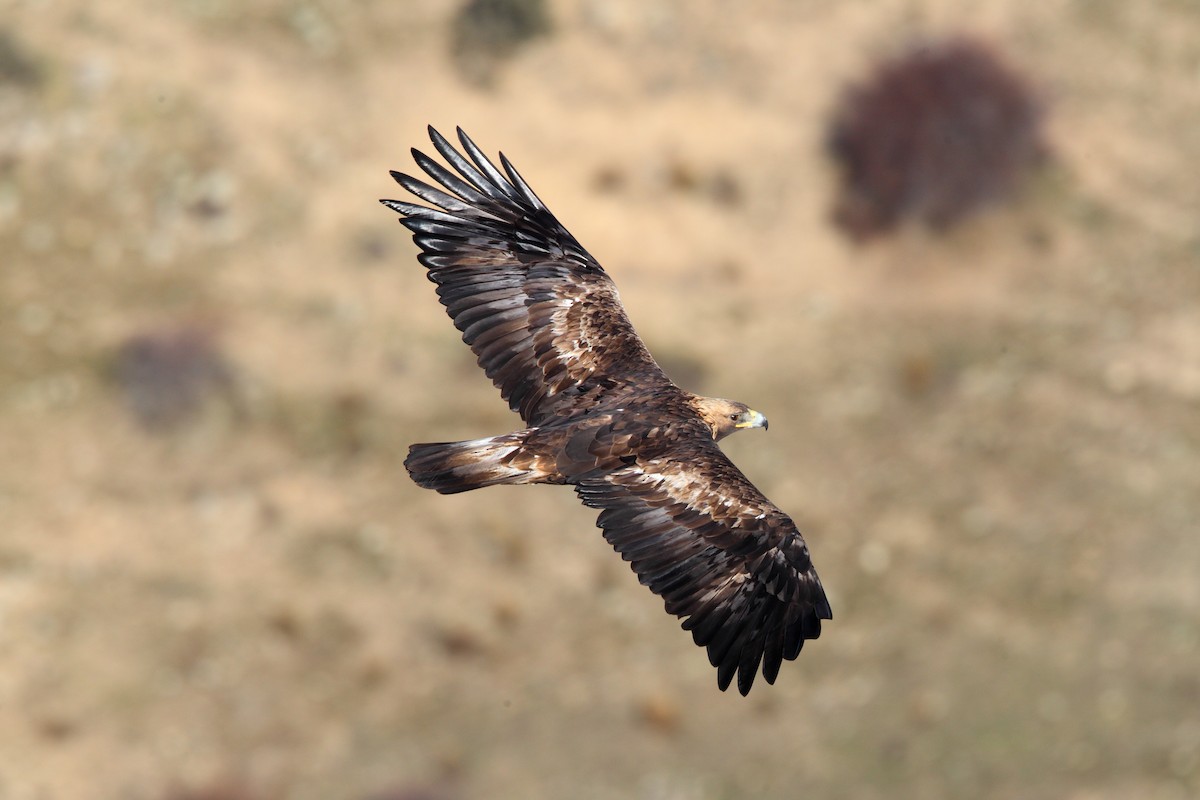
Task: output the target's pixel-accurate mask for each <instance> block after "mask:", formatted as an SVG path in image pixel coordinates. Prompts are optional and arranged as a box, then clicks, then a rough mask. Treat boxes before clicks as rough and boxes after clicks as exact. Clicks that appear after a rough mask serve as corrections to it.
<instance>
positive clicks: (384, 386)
mask: <svg viewBox="0 0 1200 800" xmlns="http://www.w3.org/2000/svg"><path fill="white" fill-rule="evenodd" d="M457 5H458V4H457V3H450V2H434V0H427V1H426V2H416V1H415V0H408V1H407V2H383V0H365V1H363V2H337V1H336V0H325V1H323V2H307V0H287V1H286V2H285V1H283V0H264V1H263V2H259V3H253V4H243V3H235V2H230V1H228V0H173V1H172V2H168V3H162V2H149V1H148V0H147V1H141V2H140V1H139V0H121V1H120V2H111V3H105V4H98V3H87V2H82V0H56V1H55V2H48V1H44V2H34V0H28V1H26V2H21V1H19V0H0V32H2V33H3V34H5V36H4V39H3V41H2V42H0V44H3V47H2V48H0V50H3V53H0V55H2V56H3V58H0V67H2V70H0V72H2V75H0V254H2V255H0V259H2V264H0V455H2V458H0V798H3V800H26V799H29V800H33V799H34V798H38V799H39V800H58V799H59V798H62V799H63V800H73V799H74V798H129V800H157V799H158V798H166V797H168V796H171V793H172V792H182V791H184V790H185V789H189V788H190V789H192V790H199V789H203V788H204V787H208V788H210V789H215V788H216V787H219V786H221V785H226V786H230V787H232V786H234V785H238V786H241V787H244V788H245V790H246V791H247V792H249V793H250V794H249V795H248V796H253V797H257V798H300V799H301V800H307V799H315V798H351V799H357V798H367V797H371V796H373V795H375V794H378V793H383V792H388V791H392V792H404V791H408V792H416V791H418V790H420V791H427V792H429V793H432V794H430V795H429V796H436V797H446V798H470V799H474V798H562V797H572V798H628V797H634V798H646V799H647V800H692V799H693V798H695V799H696V800H708V799H710V798H711V799H713V800H716V799H718V798H745V797H755V798H794V797H801V796H803V797H814V798H884V797H888V798H892V797H921V798H941V797H945V798H961V797H980V798H1051V797H1053V798H1078V799H1079V800H1083V799H1084V798H1088V799H1091V798H1127V797H1141V798H1183V797H1189V796H1196V795H1197V794H1200V580H1198V578H1197V576H1198V575H1200V535H1198V534H1200V522H1198V518H1200V310H1198V307H1197V298H1198V297H1200V226H1198V223H1197V214H1196V210H1197V209H1200V182H1198V181H1197V180H1196V164H1197V163H1198V161H1200V127H1198V126H1197V124H1196V119H1197V114H1198V113H1200V80H1198V77H1200V12H1198V10H1197V9H1196V7H1195V6H1194V5H1193V4H1191V3H1187V2H1168V0H1161V1H1160V2H1150V3H1142V4H1133V3H1120V2H1110V1H1109V0H1097V2H1075V1H1072V0H1043V2H1039V3H1024V2H1017V1H1016V0H975V1H974V2H939V0H873V1H872V2H852V3H851V2H847V3H838V4H833V3H814V2H792V1H790V0H789V1H787V2H785V1H784V0H761V1H760V2H754V3H749V2H747V3H742V4H731V3H723V2H716V0H711V1H709V0H705V1H704V2H694V3H684V2H682V0H674V1H672V2H660V3H654V4H650V3H642V2H639V1H638V0H613V1H612V2H599V0H563V2H556V3H554V4H553V6H552V14H553V17H554V30H553V32H552V33H551V34H550V35H548V36H546V37H543V38H541V39H538V40H536V41H535V42H533V43H532V44H530V45H529V46H528V47H526V48H524V49H522V50H521V51H520V52H519V53H518V54H516V55H515V56H514V57H513V58H512V60H511V61H509V62H508V63H507V64H505V65H503V68H502V69H501V70H500V71H499V72H498V73H497V77H496V80H495V83H494V85H493V86H492V87H490V88H481V87H479V86H476V85H473V84H471V83H470V82H468V81H466V80H464V78H463V77H462V76H461V74H460V72H459V71H458V70H457V69H456V68H455V66H454V62H453V61H452V59H451V57H450V54H449V51H448V40H449V36H448V31H449V26H450V18H451V16H452V14H453V12H454V11H455V9H456V7H457ZM959 30H968V31H972V32H975V33H977V34H980V35H983V36H986V37H989V38H990V39H992V40H993V41H995V42H997V43H998V45H999V46H1001V47H1003V48H1004V49H1005V51H1006V52H1007V53H1008V54H1009V55H1010V57H1011V58H1012V60H1013V61H1014V62H1015V63H1018V64H1020V65H1021V66H1022V68H1024V69H1025V70H1026V71H1027V72H1028V74H1030V75H1031V76H1033V77H1034V78H1035V80H1036V81H1037V82H1038V84H1039V85H1040V86H1041V87H1042V89H1043V91H1045V92H1046V95H1047V97H1049V98H1050V101H1051V116H1050V127H1049V138H1050V139H1051V141H1052V145H1053V148H1054V150H1055V161H1054V166H1053V167H1052V168H1051V169H1050V170H1049V171H1047V172H1046V173H1045V174H1044V175H1043V176H1041V177H1040V178H1039V179H1038V180H1036V181H1035V182H1033V183H1032V184H1031V185H1030V186H1029V187H1028V189H1027V191H1026V193H1025V195H1024V197H1023V198H1022V199H1021V202H1020V203H1018V204H1016V205H1013V206H1010V207H1008V208H1006V209H1001V210H997V211H995V212H993V213H990V214H987V215H984V216H981V217H979V218H977V219H975V220H973V221H972V222H970V223H968V224H967V225H965V226H963V227H961V228H960V229H958V230H956V231H954V232H953V233H952V234H951V235H949V236H946V237H934V236H931V235H930V234H928V233H925V232H922V231H920V230H905V231H902V232H901V233H900V234H899V235H897V236H895V237H891V238H889V239H886V240H883V241H880V242H879V243H877V244H873V245H871V246H870V247H862V248H860V247H855V246H853V245H851V244H850V243H848V242H846V241H845V240H844V239H843V237H841V236H840V235H839V233H838V232H837V231H836V230H835V229H834V228H832V227H831V226H830V224H829V209H830V206H831V204H832V201H833V195H834V190H835V187H834V173H833V170H832V168H831V166H830V164H829V163H828V162H827V160H826V159H825V157H824V155H823V153H822V148H821V143H822V139H823V137H824V132H825V125H826V122H827V120H828V118H829V114H830V112H831V109H832V108H833V106H834V104H835V101H836V98H837V96H838V92H839V90H840V88H841V87H842V86H843V85H845V83H846V82H847V81H851V80H854V79H857V78H859V77H861V76H862V75H863V74H865V72H866V71H867V70H868V68H869V66H870V64H871V63H872V62H873V61H875V60H876V59H877V58H879V57H881V56H884V55H888V54H890V53H892V52H894V51H895V49H896V48H897V47H899V46H900V45H901V44H902V43H903V42H905V41H907V40H908V39H910V38H911V37H916V36H930V35H938V34H941V33H945V32H952V31H959ZM427 123H434V124H436V125H438V126H439V127H441V128H443V129H448V130H452V129H453V126H454V125H456V124H460V125H462V126H464V127H465V128H466V129H467V130H468V131H470V132H471V134H472V135H473V137H474V138H475V139H476V141H478V142H479V143H480V144H481V145H482V146H483V147H484V148H485V149H487V150H488V151H490V152H494V151H495V150H496V149H500V148H502V149H504V151H505V152H506V154H507V155H509V156H510V157H511V158H513V159H514V161H515V162H516V163H517V164H518V166H519V167H520V168H521V170H522V172H523V173H524V174H525V176H526V178H528V179H529V180H530V182H531V183H532V184H533V185H534V187H535V188H536V189H537V191H538V192H539V194H540V195H541V196H542V197H543V198H544V199H545V200H546V201H547V202H548V203H549V205H550V206H551V208H552V209H553V210H554V211H555V212H556V213H557V214H558V216H559V217H560V218H561V219H562V220H563V221H564V222H565V223H566V224H567V226H568V227H570V228H571V229H572V231H573V232H574V233H575V234H576V236H577V237H578V238H579V239H580V240H581V241H582V242H583V243H584V245H585V246H587V247H588V248H589V249H590V250H591V251H592V252H593V254H594V255H596V256H597V258H599V260H600V261H601V263H603V264H605V265H606V266H607V268H608V269H609V271H610V272H611V274H612V275H613V276H614V277H615V279H616V280H617V282H618V284H619V285H620V287H621V289H622V294H623V296H624V298H625V300H626V304H627V306H628V308H629V311H630V314H631V316H632V318H633V320H634V322H635V324H636V325H637V326H638V327H639V330H640V331H641V332H642V334H643V336H644V338H645V339H646V340H647V341H648V343H649V344H650V347H651V349H652V350H653V351H654V352H655V354H656V355H657V356H659V357H660V360H661V361H662V363H663V364H664V365H665V366H666V367H667V369H668V371H670V372H671V373H672V374H673V375H675V376H676V377H677V378H678V379H679V380H680V381H681V382H683V383H685V384H686V385H687V386H688V387H689V388H692V389H694V390H697V391H702V392H707V393H711V394H718V395H724V396H732V397H736V398H738V399H741V400H745V401H747V402H749V403H751V404H752V405H753V406H754V407H756V408H759V409H761V410H763V411H764V412H766V413H767V414H768V416H769V417H770V419H771V421H772V425H771V430H770V432H769V433H768V434H765V435H764V434H761V433H760V432H754V434H752V435H751V434H747V435H741V436H738V437H734V439H732V440H730V441H729V442H728V445H727V446H726V452H727V453H729V454H730V455H731V457H732V458H734V460H736V461H737V462H738V463H739V464H740V465H741V466H742V467H743V469H744V470H745V471H746V472H747V473H748V474H749V475H750V476H751V477H752V478H753V479H754V480H755V481H756V482H757V483H758V484H759V486H760V487H762V488H763V490H764V491H765V492H766V494H767V495H768V496H770V497H771V498H772V499H773V500H774V501H776V502H777V503H778V504H779V505H780V506H781V507H783V508H784V509H785V510H787V511H788V512H789V513H790V514H792V516H793V517H794V518H795V519H796V520H797V522H798V523H799V524H800V526H801V528H802V529H803V530H804V531H805V534H806V536H807V539H808V541H809V543H810V546H811V548H812V550H813V553H814V556H815V559H816V561H817V564H818V567H819V569H820V570H821V574H822V576H823V577H824V580H825V584H826V586H827V587H828V589H829V591H830V595H831V600H832V603H833V606H834V610H835V619H834V621H833V622H832V623H831V624H829V625H828V626H827V628H826V635H825V636H824V637H823V638H822V639H821V640H819V641H818V642H815V643H812V644H811V645H810V647H808V648H806V650H805V652H804V653H803V655H802V656H801V658H800V659H799V661H797V662H796V663H794V664H787V665H785V668H784V670H783V672H782V674H781V676H780V679H779V681H778V683H777V685H776V686H774V687H767V686H765V685H763V686H759V687H756V689H755V691H754V692H753V693H752V694H751V696H750V697H749V698H747V699H743V698H741V697H739V696H737V695H736V694H721V693H719V692H718V691H717V690H716V688H715V676H714V673H713V671H712V670H711V669H710V668H709V667H708V665H707V663H706V660H705V658H704V655H703V653H702V652H701V651H699V650H697V649H696V648H695V647H694V646H693V645H692V644H691V641H690V638H689V637H688V636H687V635H686V634H685V633H683V632H681V631H680V630H679V629H678V624H677V622H676V621H675V620H673V619H672V618H670V617H668V616H667V615H665V614H663V613H662V606H661V602H660V601H659V600H658V599H656V598H655V597H653V596H652V595H651V594H650V593H649V592H647V591H646V590H644V589H642V588H641V587H640V586H638V585H637V581H636V580H635V578H634V576H633V575H632V574H631V573H630V572H629V570H628V569H627V567H626V566H625V565H624V564H622V563H621V562H620V560H619V559H618V558H617V557H616V556H615V555H614V554H613V553H612V552H611V550H610V549H609V548H608V546H607V545H606V544H605V543H604V541H603V540H602V539H601V537H600V535H599V532H598V531H596V530H595V529H594V527H593V522H594V515H593V513H592V512H590V511H588V510H586V509H583V508H582V507H580V506H579V505H578V504H577V503H576V502H575V500H574V497H573V496H572V494H571V493H570V492H569V491H564V490H555V489H552V488H543V487H534V488H525V487H518V488H514V489H505V488H500V489H495V490H488V491H485V492H479V493H475V494H469V495H462V496H457V497H452V498H448V497H440V496H437V495H435V494H432V493H428V492H422V491H420V490H418V489H417V488H416V487H414V486H413V485H411V484H410V482H409V481H408V480H407V478H406V476H405V475H404V472H403V469H402V466H401V462H402V460H403V456H404V452H405V447H406V446H407V444H408V443H409V442H412V441H421V440H425V441H428V440H446V439H456V438H470V437H474V436H482V435H488V434H492V433H500V432H503V431H506V430H509V429H511V428H513V427H516V424H517V420H516V418H515V417H514V416H512V415H511V414H509V413H508V412H507V410H506V409H505V408H504V406H503V404H502V403H501V402H500V401H499V399H498V398H497V397H496V393H495V392H494V390H493V389H492V387H490V386H489V385H488V383H487V381H486V379H485V378H484V377H483V376H482V374H481V373H480V372H479V371H478V370H477V368H476V367H475V366H474V364H473V361H472V359H471V357H470V355H469V353H468V352H467V350H466V348H465V347H463V346H462V344H461V343H460V342H459V341H458V337H457V335H456V333H455V332H454V331H453V329H452V328H451V326H450V324H449V322H448V321H447V320H446V319H445V317H444V315H443V313H442V311H441V310H440V308H439V307H438V305H437V304H436V302H435V299H434V295H433V290H432V286H431V285H430V284H428V283H427V282H426V281H425V279H424V277H423V275H422V272H421V270H420V269H419V267H418V266H417V264H416V262H415V259H414V252H415V251H414V248H413V246H412V244H411V242H410V241H409V240H408V238H407V236H406V235H405V232H404V231H403V230H402V229H401V228H400V227H399V226H398V225H397V224H396V223H395V221H394V215H392V214H391V213H389V212H387V211H386V210H384V209H382V208H380V207H379V206H378V205H377V204H376V203H375V200H376V198H378V197H388V196H398V194H399V189H398V188H397V187H395V186H394V185H393V184H392V183H391V181H390V179H389V178H388V176H387V172H386V170H387V169H388V168H399V169H409V168H410V167H411V160H410V158H409V156H408V148H409V147H410V146H412V145H419V146H424V143H425V142H426V139H425V134H424V128H425V125H426V124H427ZM681 176H683V178H682V179H681ZM714 185H715V186H721V187H723V189H722V190H721V191H719V192H714V191H710V187H712V186H714ZM730 187H732V190H731V188H730ZM181 325H187V326H193V327H195V328H197V329H202V330H205V331H209V332H210V333H209V335H211V336H212V338H213V341H215V342H216V343H217V344H218V346H219V347H220V349H221V351H222V352H223V353H224V354H225V358H227V359H228V363H229V365H230V367H229V369H230V374H231V375H232V379H231V380H230V381H227V382H226V383H224V384H221V385H220V386H218V387H217V388H216V390H215V391H214V392H213V393H212V397H211V398H209V399H208V400H207V401H206V402H205V403H204V404H203V407H202V409H201V410H200V412H199V413H198V414H197V415H196V416H195V417H194V418H192V419H190V420H189V421H186V422H185V423H183V424H179V425H176V426H174V427H172V428H169V429H166V430H147V429H145V428H144V427H143V426H141V425H139V424H138V423H137V422H136V420H135V419H134V418H133V417H132V416H131V414H130V411H129V408H128V403H127V402H126V401H125V399H124V398H123V395H122V394H121V391H120V389H119V387H118V385H117V383H116V382H115V381H114V378H113V375H114V369H113V364H114V359H115V357H116V356H115V354H116V353H117V352H118V349H119V348H120V346H121V343H122V342H123V341H125V340H126V339H127V337H129V336H131V335H134V334H138V333H145V332H147V331H156V330H161V329H164V328H175V327H178V326H181ZM179 796H182V795H179ZM212 796H215V794H214V795H212ZM397 796H399V795H397ZM408 796H410V797H416V796H417V795H415V794H412V795H408Z"/></svg>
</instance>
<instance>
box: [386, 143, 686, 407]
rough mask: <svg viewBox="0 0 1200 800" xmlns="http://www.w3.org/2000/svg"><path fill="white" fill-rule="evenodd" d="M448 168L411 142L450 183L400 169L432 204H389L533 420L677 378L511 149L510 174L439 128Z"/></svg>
mask: <svg viewBox="0 0 1200 800" xmlns="http://www.w3.org/2000/svg"><path fill="white" fill-rule="evenodd" d="M429 137H430V139H431V140H432V141H433V146H434V147H436V148H437V151H438V152H439V153H441V154H442V156H443V157H444V158H445V159H446V161H447V162H448V163H449V164H450V166H451V167H453V168H454V170H455V172H457V174H455V172H451V171H450V170H448V169H446V168H445V167H443V166H442V165H440V164H438V163H437V162H436V161H434V160H433V159H431V158H429V157H428V156H426V155H425V154H424V153H421V152H420V151H418V150H416V149H414V150H413V151H412V152H413V158H414V159H415V160H416V162H417V165H418V166H420V167H421V169H422V170H424V171H425V173H426V174H427V175H428V176H429V177H430V178H432V179H433V180H434V181H435V182H437V183H438V184H440V186H441V188H435V187H434V186H431V185H429V184H428V183H424V182H423V181H420V180H417V179H416V178H413V177H411V176H409V175H404V174H402V173H398V172H393V173H392V177H393V178H395V179H396V181H397V182H398V183H399V184H400V185H401V186H403V187H404V188H405V189H407V190H408V191H410V192H412V193H413V194H414V195H416V196H417V197H418V198H420V199H421V200H424V201H425V202H427V203H430V204H432V205H433V206H436V208H429V207H427V206H423V205H417V204H415V203H408V202H403V201H399V200H381V201H380V202H382V203H383V204H384V205H385V206H387V207H388V208H391V209H392V210H394V211H397V212H399V213H400V214H402V215H403V217H402V218H401V220H400V221H401V222H402V223H403V224H404V225H405V227H407V228H408V229H409V230H411V231H412V232H413V241H415V242H416V243H417V245H418V246H419V247H420V248H421V250H422V252H421V254H420V256H418V258H419V260H420V262H421V263H422V264H423V265H425V267H427V268H428V269H429V279H430V280H431V281H433V282H434V283H436V284H437V285H438V289H437V292H438V296H439V297H440V298H441V301H442V305H444V306H445V307H446V311H447V312H448V313H449V314H450V317H451V319H453V320H454V325H455V327H457V328H458V329H459V330H460V331H462V335H463V341H465V342H466V343H467V344H468V345H470V347H471V350H472V351H473V352H474V353H475V355H476V357H477V359H478V361H479V365H480V366H481V367H483V369H484V371H485V372H486V373H487V375H488V377H489V378H491V379H492V382H493V383H495V384H496V386H497V387H498V388H499V389H500V393H501V395H502V396H503V397H504V399H505V400H507V401H508V404H509V406H510V407H511V408H512V409H513V410H514V411H516V412H518V413H519V414H520V415H521V417H522V418H523V419H524V420H525V421H526V422H527V423H528V424H530V425H539V424H542V423H544V422H546V421H547V420H549V419H551V418H553V417H555V416H559V415H569V414H571V413H574V412H576V411H581V410H585V409H587V408H590V407H592V406H594V405H595V404H596V403H598V402H600V401H601V400H602V399H603V398H605V397H611V396H612V395H613V394H614V393H616V392H621V391H623V390H626V389H635V388H647V387H649V386H652V385H658V384H667V383H669V381H668V379H667V377H666V376H665V375H664V374H663V373H662V371H661V370H660V369H659V368H658V365H657V364H655V363H654V359H653V358H651V357H650V353H649V352H648V351H647V350H646V347H645V345H643V344H642V340H641V339H640V338H639V337H638V335H637V333H636V332H635V331H634V329H633V326H632V325H631V324H630V322H629V318H628V317H627V316H626V315H625V309H624V308H623V307H622V306H621V301H620V298H619V297H618V295H617V289H616V286H615V285H614V284H613V282H612V280H611V279H610V278H609V277H608V275H607V274H606V273H605V272H604V270H603V269H602V268H601V266H600V265H599V264H598V263H596V260H595V259H594V258H592V257H591V256H590V255H589V254H588V253H587V251H586V250H584V249H583V247H582V246H580V244H579V242H577V241H576V240H575V237H573V236H572V235H571V234H570V233H569V232H568V231H567V229H566V228H564V227H563V226H562V224H561V223H559V221H558V220H557V219H555V217H554V215H553V214H551V213H550V211H549V210H548V209H547V208H546V206H545V205H544V204H543V203H542V201H541V200H539V199H538V197H537V195H535V194H534V193H533V190H532V189H530V188H529V186H528V184H526V183H525V181H524V180H523V179H522V178H521V176H520V175H519V174H518V173H517V171H516V170H515V169H514V168H513V166H512V164H511V163H509V161H508V159H506V158H505V157H504V156H503V155H501V156H500V163H501V164H502V165H503V167H504V173H501V172H500V170H499V169H497V168H496V166H495V165H494V164H492V162H491V161H489V160H488V159H487V157H486V156H484V155H483V153H482V152H481V151H480V150H479V148H478V147H476V146H475V143H474V142H472V141H471V139H470V138H469V137H468V136H467V135H466V134H465V133H463V131H462V129H461V128H460V129H459V130H458V139H459V141H460V142H461V143H462V146H463V149H464V150H465V151H466V153H467V156H469V158H470V160H468V159H467V158H465V157H464V156H463V155H462V154H461V153H459V152H458V151H457V150H455V149H454V147H453V146H452V145H451V144H450V143H449V142H448V141H446V139H445V138H444V137H443V136H442V135H441V134H439V133H438V132H437V131H436V130H434V129H433V128H432V127H431V128H430V129H429Z"/></svg>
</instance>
